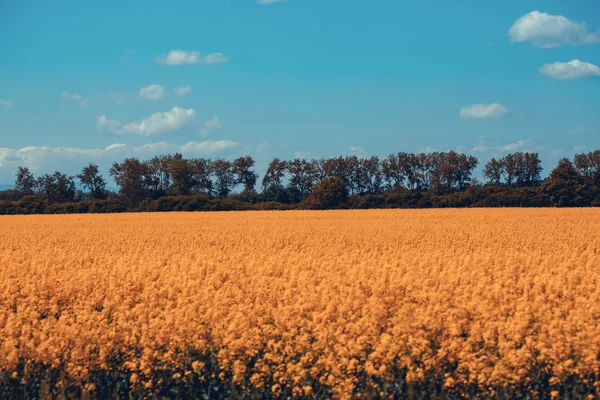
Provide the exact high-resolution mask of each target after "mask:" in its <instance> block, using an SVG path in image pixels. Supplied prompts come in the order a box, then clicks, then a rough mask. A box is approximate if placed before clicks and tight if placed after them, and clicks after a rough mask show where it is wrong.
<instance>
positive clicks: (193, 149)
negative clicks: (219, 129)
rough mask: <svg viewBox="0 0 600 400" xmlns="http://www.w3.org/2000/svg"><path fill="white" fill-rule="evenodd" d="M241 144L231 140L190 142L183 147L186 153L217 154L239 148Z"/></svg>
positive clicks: (182, 149)
mask: <svg viewBox="0 0 600 400" xmlns="http://www.w3.org/2000/svg"><path fill="white" fill-rule="evenodd" d="M239 145H240V144H239V143H238V142H234V141H231V140H205V141H203V142H188V143H186V144H184V145H183V146H181V151H182V152H185V153H215V152H218V151H222V150H226V149H230V148H232V147H237V146H239Z"/></svg>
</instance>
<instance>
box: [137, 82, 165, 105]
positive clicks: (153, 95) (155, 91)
mask: <svg viewBox="0 0 600 400" xmlns="http://www.w3.org/2000/svg"><path fill="white" fill-rule="evenodd" d="M139 96H140V97H141V98H143V99H148V100H154V101H156V100H160V99H162V98H163V97H164V96H165V88H163V87H162V86H161V85H159V84H157V83H155V84H153V85H149V86H146V87H143V88H141V89H140V92H139Z"/></svg>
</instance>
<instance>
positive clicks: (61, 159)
mask: <svg viewBox="0 0 600 400" xmlns="http://www.w3.org/2000/svg"><path fill="white" fill-rule="evenodd" d="M239 145H240V144H239V143H237V142H234V141H231V140H218V141H213V140H207V141H204V142H188V143H186V144H183V145H180V144H174V143H168V142H158V143H148V144H144V145H141V146H129V145H127V144H124V143H114V144H111V145H110V146H107V147H105V148H91V149H85V148H78V147H48V146H28V147H23V148H20V149H12V148H0V183H10V182H13V181H14V180H15V172H16V170H17V167H18V166H27V167H29V168H30V169H31V171H32V172H33V173H34V174H35V175H40V174H45V173H50V172H53V171H56V170H57V169H58V170H59V171H61V172H64V173H66V174H69V175H75V174H77V173H79V172H80V171H81V168H82V167H83V166H84V165H86V164H87V163H90V162H93V163H96V164H98V165H99V166H100V169H101V173H102V174H103V175H104V177H105V178H107V179H109V176H108V169H109V168H110V165H111V164H112V163H113V162H115V161H122V160H123V159H125V158H127V157H139V158H140V159H142V160H146V159H149V158H151V157H153V156H155V155H159V154H173V153H182V154H183V155H184V156H186V157H200V156H205V155H211V154H216V153H219V152H224V151H227V150H231V149H234V148H236V147H238V146H239Z"/></svg>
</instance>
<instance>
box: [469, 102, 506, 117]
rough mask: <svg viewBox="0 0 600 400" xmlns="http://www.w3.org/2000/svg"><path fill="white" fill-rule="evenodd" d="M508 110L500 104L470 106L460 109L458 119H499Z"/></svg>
mask: <svg viewBox="0 0 600 400" xmlns="http://www.w3.org/2000/svg"><path fill="white" fill-rule="evenodd" d="M509 112H510V110H509V109H508V108H507V107H505V106H503V105H502V104H498V103H492V104H472V105H470V106H468V107H463V108H461V109H460V117H461V118H464V119H486V118H501V117H503V116H505V115H506V114H508V113H509Z"/></svg>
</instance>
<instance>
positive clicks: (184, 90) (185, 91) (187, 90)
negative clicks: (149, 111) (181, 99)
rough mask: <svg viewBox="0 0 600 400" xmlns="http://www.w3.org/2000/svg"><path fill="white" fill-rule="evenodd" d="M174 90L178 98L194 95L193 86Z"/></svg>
mask: <svg viewBox="0 0 600 400" xmlns="http://www.w3.org/2000/svg"><path fill="white" fill-rule="evenodd" d="M174 90H175V94H176V95H177V96H185V95H186V94H190V93H192V87H191V86H181V87H176V88H175V89H174Z"/></svg>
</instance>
